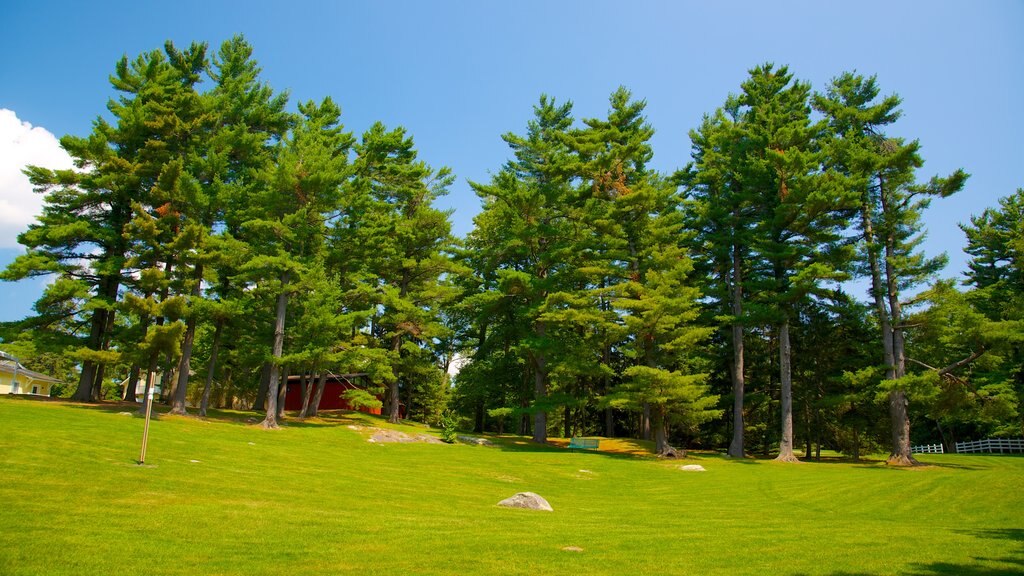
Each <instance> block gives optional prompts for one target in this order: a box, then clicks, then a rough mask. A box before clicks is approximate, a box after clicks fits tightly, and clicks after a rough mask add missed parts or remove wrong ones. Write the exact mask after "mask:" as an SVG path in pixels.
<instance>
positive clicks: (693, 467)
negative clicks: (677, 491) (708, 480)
mask: <svg viewBox="0 0 1024 576" xmlns="http://www.w3.org/2000/svg"><path fill="white" fill-rule="evenodd" d="M679 469H680V470H684V471H686V472H706V470H704V467H703V466H701V465H700V464H687V465H686V466H680V467H679Z"/></svg>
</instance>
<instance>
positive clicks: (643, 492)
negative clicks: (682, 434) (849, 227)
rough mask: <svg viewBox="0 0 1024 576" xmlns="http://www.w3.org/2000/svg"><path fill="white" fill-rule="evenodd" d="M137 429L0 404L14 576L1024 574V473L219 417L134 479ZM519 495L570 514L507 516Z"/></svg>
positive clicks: (4, 525)
mask: <svg viewBox="0 0 1024 576" xmlns="http://www.w3.org/2000/svg"><path fill="white" fill-rule="evenodd" d="M124 411H126V409H124V408H120V407H104V408H95V407H86V406H78V405H72V404H64V403H57V402H39V401H27V400H22V399H16V398H0V499H2V500H0V501H2V504H0V531H2V533H3V534H4V535H5V536H6V537H7V538H6V543H5V544H4V545H2V546H0V574H4V575H7V574H11V575H27V574H40V575H42V574H46V575H50V574H68V575H70V574H76V575H77V574H96V575H107V574H245V575H257V574H268V575H269V574H274V575H279V574H534V575H537V574H886V573H914V574H1002V573H1013V572H1014V571H1021V570H1024V493H1022V490H1021V486H1024V458H1020V457H1010V456H1004V457H1000V456H960V455H927V456H923V457H922V459H923V460H925V461H926V462H928V463H930V464H933V465H932V466H929V467H926V468H923V469H914V470H900V469H890V468H886V467H885V465H884V464H882V463H880V462H877V461H873V462H866V463H859V464H858V463H847V462H838V461H828V463H820V464H817V463H813V464H812V463H806V464H799V465H783V464H776V463H774V462H771V461H763V460H747V461H741V462H737V461H730V460H727V459H724V458H720V457H718V456H714V455H709V454H696V455H693V456H692V457H691V458H690V460H692V461H693V462H696V463H700V464H702V465H703V466H704V467H705V468H707V472H692V473H691V472H682V471H680V470H679V469H678V465H679V463H676V462H665V461H659V460H657V459H653V458H649V457H644V456H643V454H644V453H645V450H646V448H647V447H646V445H644V444H642V443H638V442H635V441H631V440H617V439H602V441H601V447H602V451H601V452H597V453H595V452H589V451H582V452H581V451H577V452H576V453H570V452H569V451H568V450H565V449H560V448H551V447H536V446H535V445H533V444H531V443H530V442H528V441H526V440H525V439H523V438H520V437H513V436H504V437H501V438H495V439H494V440H495V441H496V446H494V447H480V446H469V445H444V444H374V443H369V442H367V441H366V438H367V437H368V436H369V431H367V430H365V429H358V427H365V426H384V425H385V424H384V423H383V422H382V421H380V420H379V419H377V418H375V417H370V416H366V415H362V414H326V415H324V416H323V417H322V418H319V419H315V420H310V421H307V422H303V423H297V422H294V421H289V422H288V423H287V424H288V425H286V426H285V427H284V428H283V429H281V430H277V431H266V430H262V429H260V428H258V427H257V426H256V425H255V422H258V421H259V417H258V415H256V414H253V413H245V412H241V413H240V412H224V413H216V414H214V417H213V418H211V419H210V420H205V421H204V420H199V419H196V418H187V417H168V416H162V417H161V418H160V419H159V420H157V421H155V422H154V423H153V428H152V430H151V434H150V446H149V450H148V456H147V466H138V465H137V464H136V463H135V459H136V458H137V457H138V449H139V441H140V440H141V436H142V420H141V419H140V418H137V417H135V416H131V415H126V414H121V413H120V412H124ZM250 420H251V421H252V422H250ZM353 427H357V429H353ZM400 429H401V430H403V431H405V432H407V433H411V434H415V433H421V432H424V431H426V429H425V428H423V427H421V426H414V425H409V426H402V427H400ZM520 491H532V492H537V493H539V494H541V495H542V496H544V497H545V498H547V499H548V501H550V502H551V504H552V506H553V507H554V509H555V511H554V512H551V513H545V512H531V511H525V510H510V509H503V508H498V507H496V506H495V503H497V502H498V501H499V500H501V499H503V498H505V497H507V496H510V495H512V494H514V493H515V492H520ZM567 546H576V547H579V548H582V549H583V551H582V552H571V551H565V550H563V548H565V547H567Z"/></svg>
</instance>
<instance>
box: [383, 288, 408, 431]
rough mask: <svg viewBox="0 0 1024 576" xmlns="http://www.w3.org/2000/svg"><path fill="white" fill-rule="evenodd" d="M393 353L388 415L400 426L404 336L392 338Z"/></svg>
mask: <svg viewBox="0 0 1024 576" xmlns="http://www.w3.org/2000/svg"><path fill="white" fill-rule="evenodd" d="M403 292H404V289H403ZM391 351H392V352H394V354H395V357H396V367H395V369H394V374H395V379H394V381H393V382H389V383H388V405H387V409H388V411H387V413H388V422H390V423H392V424H398V420H399V419H400V418H401V411H400V410H399V408H401V401H400V399H399V397H398V394H399V387H398V379H399V378H400V377H401V373H400V372H399V371H398V368H397V362H398V360H397V358H399V357H400V356H401V354H402V335H401V334H395V335H394V336H392V337H391Z"/></svg>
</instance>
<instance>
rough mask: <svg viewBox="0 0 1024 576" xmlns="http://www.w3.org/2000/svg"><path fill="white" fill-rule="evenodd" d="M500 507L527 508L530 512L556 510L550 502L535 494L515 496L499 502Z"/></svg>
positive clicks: (520, 493)
mask: <svg viewBox="0 0 1024 576" xmlns="http://www.w3.org/2000/svg"><path fill="white" fill-rule="evenodd" d="M498 506H505V507H506V508H527V509H529V510H544V511H546V512H554V511H555V510H554V508H552V507H551V504H548V501H547V500H545V499H544V498H543V497H541V496H540V495H539V494H534V493H533V492H519V493H518V494H516V495H515V496H512V497H510V498H505V499H504V500H502V501H501V502H498Z"/></svg>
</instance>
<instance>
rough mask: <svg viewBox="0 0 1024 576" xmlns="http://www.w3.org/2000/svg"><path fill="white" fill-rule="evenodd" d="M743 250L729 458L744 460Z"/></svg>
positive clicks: (737, 264) (735, 299) (735, 285)
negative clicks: (741, 320) (740, 319)
mask: <svg viewBox="0 0 1024 576" xmlns="http://www.w3.org/2000/svg"><path fill="white" fill-rule="evenodd" d="M740 250H741V248H740V246H739V245H735V246H733V265H732V266H733V268H732V315H733V325H732V442H730V443H729V456H730V457H732V458H743V457H744V450H743V388H744V373H743V324H742V323H740V322H739V318H740V316H741V315H742V314H743V269H742V260H741V256H742V254H741V252H740Z"/></svg>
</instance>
